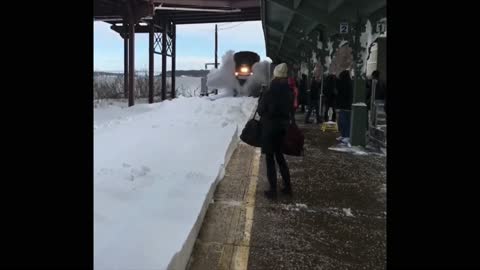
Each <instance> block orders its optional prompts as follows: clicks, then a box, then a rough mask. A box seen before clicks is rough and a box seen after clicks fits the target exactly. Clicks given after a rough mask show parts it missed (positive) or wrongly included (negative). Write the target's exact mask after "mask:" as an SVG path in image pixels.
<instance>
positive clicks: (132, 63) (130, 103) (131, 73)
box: [128, 15, 135, 107]
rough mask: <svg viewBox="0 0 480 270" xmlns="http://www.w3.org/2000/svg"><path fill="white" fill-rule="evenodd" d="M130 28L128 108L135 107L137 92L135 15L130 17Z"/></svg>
mask: <svg viewBox="0 0 480 270" xmlns="http://www.w3.org/2000/svg"><path fill="white" fill-rule="evenodd" d="M128 26H129V30H130V31H129V32H130V33H129V35H128V38H129V46H128V53H129V56H128V69H129V71H128V77H129V78H128V106H129V107H130V106H133V105H135V101H134V95H133V93H134V91H135V21H134V19H133V15H130V24H129V25H128Z"/></svg>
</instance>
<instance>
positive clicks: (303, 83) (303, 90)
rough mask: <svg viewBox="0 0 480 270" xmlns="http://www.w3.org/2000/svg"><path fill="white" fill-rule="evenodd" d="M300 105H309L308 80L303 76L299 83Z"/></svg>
mask: <svg viewBox="0 0 480 270" xmlns="http://www.w3.org/2000/svg"><path fill="white" fill-rule="evenodd" d="M298 92H299V93H298V104H307V101H308V98H307V78H306V77H303V76H302V79H300V81H299V82H298Z"/></svg>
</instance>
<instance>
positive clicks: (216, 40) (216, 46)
mask: <svg viewBox="0 0 480 270" xmlns="http://www.w3.org/2000/svg"><path fill="white" fill-rule="evenodd" d="M217 52H218V28H217V25H216V24H215V68H218V60H217Z"/></svg>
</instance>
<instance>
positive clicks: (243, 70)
mask: <svg viewBox="0 0 480 270" xmlns="http://www.w3.org/2000/svg"><path fill="white" fill-rule="evenodd" d="M248 71H249V70H248V67H241V68H240V72H242V73H247V72H248Z"/></svg>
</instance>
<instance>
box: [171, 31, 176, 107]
mask: <svg viewBox="0 0 480 270" xmlns="http://www.w3.org/2000/svg"><path fill="white" fill-rule="evenodd" d="M176 40H177V25H176V24H175V23H173V22H172V71H171V72H172V98H175V96H176V93H175V91H176V90H175V61H176V59H175V58H176V53H177V50H176Z"/></svg>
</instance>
